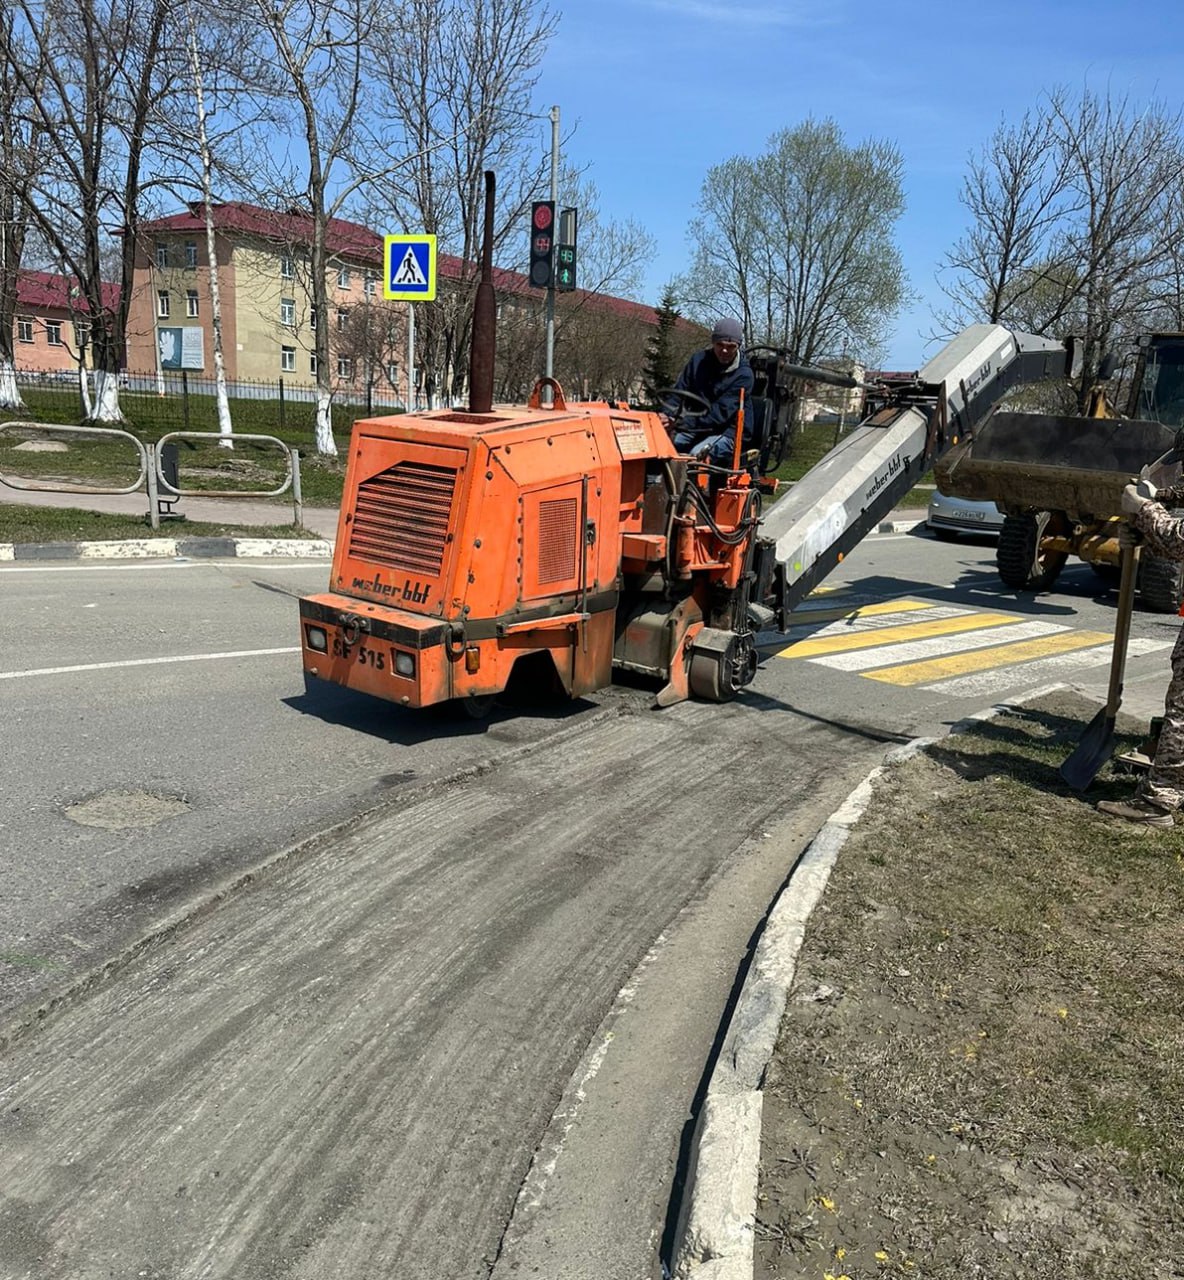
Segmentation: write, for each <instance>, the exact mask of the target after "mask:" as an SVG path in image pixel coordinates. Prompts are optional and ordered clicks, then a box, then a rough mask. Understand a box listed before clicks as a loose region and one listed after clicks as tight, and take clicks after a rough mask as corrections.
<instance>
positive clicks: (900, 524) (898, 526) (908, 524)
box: [876, 516, 925, 533]
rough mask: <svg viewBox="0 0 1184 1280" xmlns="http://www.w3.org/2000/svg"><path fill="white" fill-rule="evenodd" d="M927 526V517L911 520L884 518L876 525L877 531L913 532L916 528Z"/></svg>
mask: <svg viewBox="0 0 1184 1280" xmlns="http://www.w3.org/2000/svg"><path fill="white" fill-rule="evenodd" d="M924 527H925V517H924V516H920V517H918V518H916V519H911V520H882V521H881V522H880V523H879V524H878V525H876V532H877V533H911V532H912V531H913V530H914V529H923V528H924Z"/></svg>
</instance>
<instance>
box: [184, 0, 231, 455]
mask: <svg viewBox="0 0 1184 1280" xmlns="http://www.w3.org/2000/svg"><path fill="white" fill-rule="evenodd" d="M189 20H190V25H189V63H190V69H191V70H192V72H193V96H194V99H195V101H196V104H197V140H198V151H199V152H200V155H201V191H202V203H203V206H204V209H205V223H206V260H207V262H208V263H209V271H210V328H211V329H212V330H213V333H214V394H215V398H216V401H217V405H218V434H219V435H220V436H221V437H222V439H221V440H219V441H218V443H219V445H221V447H222V448H223V449H233V448H234V441H233V440H232V439H231V435H232V433H233V431H234V425H233V424H232V422H231V421H230V396H229V395H228V394H227V390H226V360H225V357H224V356H223V354H222V293H221V290H220V287H219V284H218V247H217V243H216V239H215V236H214V196H213V185H214V184H213V177H212V170H213V160H212V157H211V155H210V140H209V135H208V133H207V132H206V101H205V90H204V84H203V81H202V72H201V58H200V56H199V55H198V52H197V32H196V30H195V29H194V27H193V11H192V10H190V11H189Z"/></svg>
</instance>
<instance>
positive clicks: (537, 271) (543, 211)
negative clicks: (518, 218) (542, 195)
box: [530, 200, 555, 289]
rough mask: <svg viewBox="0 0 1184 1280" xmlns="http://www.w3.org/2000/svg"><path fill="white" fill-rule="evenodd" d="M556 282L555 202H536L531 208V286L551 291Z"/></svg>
mask: <svg viewBox="0 0 1184 1280" xmlns="http://www.w3.org/2000/svg"><path fill="white" fill-rule="evenodd" d="M554 280H555V202H554V201H553V200H536V201H535V202H534V203H533V204H532V205H531V206H530V284H531V287H532V288H534V289H550V288H551V287H552V286H553V284H554Z"/></svg>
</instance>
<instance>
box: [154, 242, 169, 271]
mask: <svg viewBox="0 0 1184 1280" xmlns="http://www.w3.org/2000/svg"><path fill="white" fill-rule="evenodd" d="M156 265H157V266H158V267H159V268H160V269H161V271H163V270H164V269H165V267H167V266H168V265H169V247H168V245H167V244H158V245H157V246H156Z"/></svg>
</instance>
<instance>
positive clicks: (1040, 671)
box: [922, 637, 1172, 698]
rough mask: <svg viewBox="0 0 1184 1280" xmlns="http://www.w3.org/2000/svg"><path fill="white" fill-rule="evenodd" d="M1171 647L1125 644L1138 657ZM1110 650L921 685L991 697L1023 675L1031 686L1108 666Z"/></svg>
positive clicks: (1140, 641) (938, 690) (960, 694)
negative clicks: (1022, 667)
mask: <svg viewBox="0 0 1184 1280" xmlns="http://www.w3.org/2000/svg"><path fill="white" fill-rule="evenodd" d="M1171 646H1172V641H1170V640H1144V639H1140V638H1138V637H1136V638H1135V639H1133V640H1131V642H1130V643H1129V645H1128V646H1127V656H1128V657H1132V658H1133V657H1139V656H1141V655H1143V654H1147V653H1156V652H1159V651H1160V650H1163V649H1170V648H1171ZM1113 652H1114V646H1113V644H1104V645H1098V646H1097V648H1094V649H1085V650H1078V651H1077V652H1075V653H1065V654H1061V655H1059V656H1057V657H1052V658H1039V659H1037V660H1036V661H1034V662H1031V663H1029V664H1028V665H1027V666H1026V667H1024V669H1023V670H1022V671H1016V670H1015V669H1014V668H1013V667H1004V668H1002V669H996V670H994V671H980V672H978V673H976V674H974V675H968V676H954V677H952V678H951V679H949V680H938V681H937V682H936V683H935V684H927V685H922V688H924V689H926V690H931V691H933V692H935V693H943V694H946V695H947V696H949V697H953V698H981V697H990V696H993V695H994V694H997V693H1006V692H1008V691H1010V690H1012V689H1014V688H1015V685H1016V680H1017V679H1021V678H1022V680H1023V681H1024V683H1025V684H1026V685H1027V686H1028V687H1029V688H1031V687H1033V686H1035V685H1041V684H1051V683H1055V682H1056V681H1059V680H1063V679H1065V677H1066V676H1068V675H1071V674H1072V673H1073V672H1074V671H1081V670H1084V669H1085V668H1088V667H1108V666H1109V665H1110V659H1111V657H1112V655H1113Z"/></svg>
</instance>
